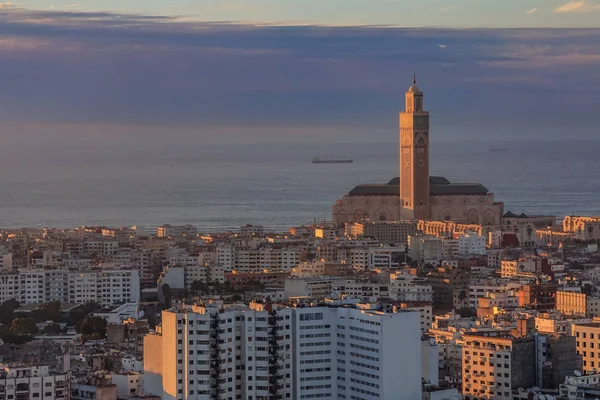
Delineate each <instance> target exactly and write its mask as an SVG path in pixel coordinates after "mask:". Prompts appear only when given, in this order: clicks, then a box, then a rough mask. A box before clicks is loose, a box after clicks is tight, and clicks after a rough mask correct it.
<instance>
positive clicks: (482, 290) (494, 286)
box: [469, 279, 521, 308]
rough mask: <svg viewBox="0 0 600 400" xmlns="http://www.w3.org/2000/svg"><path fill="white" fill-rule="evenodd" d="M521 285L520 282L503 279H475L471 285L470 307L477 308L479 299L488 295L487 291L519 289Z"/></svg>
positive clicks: (496, 291) (499, 291)
mask: <svg viewBox="0 0 600 400" xmlns="http://www.w3.org/2000/svg"><path fill="white" fill-rule="evenodd" d="M520 286H521V284H520V283H518V282H510V281H507V280H501V279H491V280H481V281H475V282H473V283H471V284H470V285H469V307H470V308H477V307H478V306H479V299H480V298H483V297H486V294H487V293H505V292H507V291H509V290H517V289H518V288H519V287H520Z"/></svg>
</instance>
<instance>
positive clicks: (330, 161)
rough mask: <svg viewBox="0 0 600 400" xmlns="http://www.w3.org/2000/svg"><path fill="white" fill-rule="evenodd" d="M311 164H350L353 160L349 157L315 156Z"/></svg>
mask: <svg viewBox="0 0 600 400" xmlns="http://www.w3.org/2000/svg"><path fill="white" fill-rule="evenodd" d="M312 162H313V164H351V163H353V162H354V160H352V159H351V158H320V157H315V158H313V160H312Z"/></svg>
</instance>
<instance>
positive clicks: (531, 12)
mask: <svg viewBox="0 0 600 400" xmlns="http://www.w3.org/2000/svg"><path fill="white" fill-rule="evenodd" d="M537 10H538V9H537V8H532V9H530V10H527V12H525V14H527V15H531V14H534V13H536V12H537Z"/></svg>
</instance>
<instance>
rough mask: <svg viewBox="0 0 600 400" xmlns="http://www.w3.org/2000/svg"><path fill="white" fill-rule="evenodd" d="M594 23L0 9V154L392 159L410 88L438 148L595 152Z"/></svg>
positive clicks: (158, 5) (381, 14) (511, 12)
mask: <svg viewBox="0 0 600 400" xmlns="http://www.w3.org/2000/svg"><path fill="white" fill-rule="evenodd" d="M69 1H70V0H69ZM74 1H77V0H74ZM598 21H600V0H587V1H565V0H455V1H445V0H419V1H403V0H327V1H322V0H320V1H316V0H247V1H226V0H170V1H163V0H161V1H159V0H143V1H142V0H119V1H117V0H103V1H96V0H88V1H85V2H81V3H69V2H68V1H67V2H63V3H61V2H58V1H46V0H28V1H25V2H18V3H2V5H1V7H0V141H1V142H2V143H3V144H4V145H3V147H4V149H5V150H4V151H11V149H15V148H19V149H21V148H22V145H23V144H24V143H26V144H28V145H29V144H31V143H33V144H34V145H42V144H43V143H52V144H57V143H58V144H60V143H64V142H65V140H69V141H81V142H82V143H85V144H100V143H106V142H107V141H109V142H111V143H112V141H114V143H123V142H125V141H129V142H133V143H136V142H138V141H139V140H140V138H143V137H154V138H156V137H158V138H161V140H174V139H176V138H190V137H191V138H195V139H198V140H206V141H221V140H225V141H227V140H230V141H231V140H235V141H263V140H264V141H269V140H277V141H290V142H293V141H317V142H318V141H320V140H328V141H340V140H350V141H369V140H377V141H381V142H384V141H389V142H393V141H394V140H397V124H398V116H397V113H398V111H399V110H400V109H401V108H402V106H403V96H404V91H405V90H406V89H407V87H408V86H409V85H410V81H411V80H412V76H413V73H416V74H417V79H418V82H419V86H420V87H421V88H422V89H423V91H424V92H425V102H426V108H428V109H429V110H430V111H431V115H432V135H436V136H437V137H438V138H440V139H442V140H448V141H458V140H461V141H471V140H491V139H499V138H500V139H506V140H513V139H523V138H526V139H532V140H538V139H558V138H565V137H572V138H575V139H577V138H594V137H598V133H600V132H599V131H600V128H599V127H600V113H598V108H599V105H600V26H599V25H600V23H599V22H598ZM32 140H35V141H34V142H32ZM18 144H20V145H21V147H11V146H13V145H14V146H17V145H18ZM7 149H8V150H7ZM0 153H1V151H0Z"/></svg>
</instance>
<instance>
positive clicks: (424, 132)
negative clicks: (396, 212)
mask: <svg viewBox="0 0 600 400" xmlns="http://www.w3.org/2000/svg"><path fill="white" fill-rule="evenodd" d="M400 199H401V200H402V209H401V211H402V212H401V216H402V218H405V219H428V218H429V217H430V214H431V212H430V205H429V112H427V111H425V110H424V109H423V92H421V90H420V89H419V88H418V87H417V78H416V76H415V77H414V78H413V84H412V86H411V87H410V88H408V91H407V92H406V109H405V110H404V111H401V112H400Z"/></svg>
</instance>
